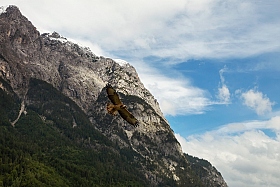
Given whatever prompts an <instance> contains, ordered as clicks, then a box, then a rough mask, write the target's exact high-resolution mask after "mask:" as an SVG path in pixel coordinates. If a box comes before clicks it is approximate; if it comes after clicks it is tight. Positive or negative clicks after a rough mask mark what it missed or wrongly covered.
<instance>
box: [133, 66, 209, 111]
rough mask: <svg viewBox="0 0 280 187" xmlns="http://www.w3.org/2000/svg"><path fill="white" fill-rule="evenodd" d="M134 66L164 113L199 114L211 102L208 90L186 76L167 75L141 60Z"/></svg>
mask: <svg viewBox="0 0 280 187" xmlns="http://www.w3.org/2000/svg"><path fill="white" fill-rule="evenodd" d="M136 67H137V70H138V71H139V76H140V78H141V81H142V82H143V83H144V85H145V87H146V88H148V89H149V90H150V91H151V92H152V94H153V95H154V96H155V97H156V99H157V100H158V101H159V104H160V108H161V110H162V112H163V113H164V114H165V115H180V114H184V115H187V114H200V113H203V112H204V111H205V110H207V107H208V106H209V105H210V104H211V101H210V100H209V98H208V92H207V91H206V90H203V89H201V88H198V87H196V86H194V85H192V83H191V82H190V81H189V80H188V79H187V78H184V79H182V78H179V77H168V76H166V75H164V74H162V73H161V72H160V71H159V70H158V69H155V68H152V67H150V66H148V65H147V64H144V63H142V62H141V63H140V64H139V66H138V65H136Z"/></svg>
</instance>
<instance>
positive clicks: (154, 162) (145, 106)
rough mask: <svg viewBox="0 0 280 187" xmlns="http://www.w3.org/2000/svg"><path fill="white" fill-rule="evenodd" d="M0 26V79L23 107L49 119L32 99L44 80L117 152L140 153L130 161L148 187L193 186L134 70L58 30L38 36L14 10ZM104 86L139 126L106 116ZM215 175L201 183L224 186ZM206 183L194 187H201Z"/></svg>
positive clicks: (5, 13) (164, 122)
mask: <svg viewBox="0 0 280 187" xmlns="http://www.w3.org/2000/svg"><path fill="white" fill-rule="evenodd" d="M0 25H1V32H0V78H1V80H2V79H3V80H4V81H5V82H7V83H9V85H10V87H11V88H12V89H13V91H14V92H15V93H16V94H17V95H18V97H19V98H20V99H21V100H22V103H23V105H24V107H25V108H34V107H35V108H36V107H37V108H36V110H38V111H40V112H41V113H40V116H42V117H43V118H44V119H47V118H48V117H47V116H48V115H49V114H50V113H51V112H52V111H45V110H44V108H43V107H42V108H38V107H41V105H38V104H37V103H38V101H37V100H36V99H38V98H35V97H33V96H31V95H30V92H31V91H30V89H31V88H30V86H31V85H30V80H40V81H44V82H46V84H49V85H51V86H52V87H53V88H54V89H55V90H57V92H59V93H62V94H63V95H64V96H66V97H67V98H69V99H71V101H74V102H75V104H77V106H79V107H80V109H81V110H82V111H83V112H84V114H85V115H86V116H87V118H88V119H89V120H90V122H91V125H92V126H93V127H94V128H96V129H97V130H98V131H99V132H101V133H102V134H103V135H105V136H106V137H107V138H109V140H110V141H112V142H114V143H115V144H116V145H117V146H118V147H120V148H121V149H131V150H133V151H134V153H135V154H136V155H138V156H135V157H134V162H139V163H138V165H140V167H141V168H142V169H141V172H142V173H144V175H145V176H146V178H147V180H148V181H150V184H151V186H157V185H159V184H161V183H164V180H167V179H168V181H169V180H170V181H173V182H172V184H174V185H178V186H184V185H186V184H191V181H192V180H193V178H192V177H193V176H194V174H193V172H192V171H191V170H190V168H191V165H190V163H189V161H188V159H187V157H186V156H185V155H184V154H183V153H182V150H181V146H180V144H179V143H178V141H177V140H176V138H175V136H174V133H173V131H172V129H171V128H170V126H169V124H168V122H167V120H166V119H165V118H164V116H163V114H162V112H161V110H160V107H159V104H158V102H157V101H156V99H155V98H154V96H153V95H152V94H151V93H150V92H149V91H148V90H147V89H146V88H145V87H144V85H143V83H142V82H141V80H140V79H139V76H138V74H137V72H136V70H135V68H134V67H133V66H131V65H130V64H129V63H126V62H123V61H120V60H113V59H111V58H107V57H102V56H100V57H99V56H96V55H95V54H94V53H92V52H91V51H90V49H89V48H86V47H80V46H79V45H77V44H75V43H73V42H70V41H68V40H67V38H65V37H62V36H61V35H60V34H58V33H57V32H53V33H44V34H40V33H39V32H38V31H37V30H36V28H35V27H34V26H33V25H32V23H31V22H30V21H28V20H27V18H25V17H24V16H23V15H22V14H21V13H20V11H19V9H18V8H17V7H15V6H9V7H8V8H6V9H5V10H4V9H3V11H2V14H1V15H0ZM107 83H110V84H111V85H112V86H113V87H114V88H115V89H116V90H117V92H118V94H119V95H120V97H121V99H122V101H123V102H124V104H125V105H127V107H128V109H129V110H130V111H131V112H132V113H133V115H134V116H135V117H136V118H137V119H138V120H139V121H140V125H139V127H137V128H133V127H131V126H129V125H128V124H127V123H126V122H125V121H124V120H123V119H121V118H120V116H118V115H117V116H110V115H109V114H108V113H107V112H106V109H105V108H106V107H105V106H106V103H107V102H108V98H107V96H106V91H105V88H104V87H105V85H106V84H107ZM32 85H33V83H32ZM47 87H48V86H47ZM0 88H1V87H0ZM28 93H29V94H28ZM42 106H43V105H42ZM70 120H71V121H72V122H71V124H73V128H74V127H76V126H78V124H79V123H77V121H76V120H75V117H71V119H70ZM15 126H16V124H15ZM140 160H141V162H140ZM143 161H145V162H143ZM151 166H153V169H151V168H150V167H151ZM154 166H156V168H155V169H154ZM213 172H215V170H211V175H212V174H213ZM215 176H216V175H215ZM217 176H218V177H220V179H221V180H215V181H212V182H211V178H209V179H207V180H205V181H206V182H207V184H211V185H208V186H226V183H225V182H224V180H223V179H222V177H221V175H220V174H219V175H218V174H217ZM209 180H210V182H209ZM205 181H203V180H201V182H200V183H196V184H194V186H195V185H197V186H199V185H198V184H201V185H202V186H203V184H206V182H205ZM217 181H218V182H217ZM166 184H167V183H166ZM167 186H168V185H167ZM171 186H172V185H171Z"/></svg>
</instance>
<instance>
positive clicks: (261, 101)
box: [241, 89, 274, 115]
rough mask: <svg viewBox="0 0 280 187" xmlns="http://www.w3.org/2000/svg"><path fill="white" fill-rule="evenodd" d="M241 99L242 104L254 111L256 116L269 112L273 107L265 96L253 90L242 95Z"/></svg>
mask: <svg viewBox="0 0 280 187" xmlns="http://www.w3.org/2000/svg"><path fill="white" fill-rule="evenodd" d="M241 98H242V99H243V104H244V105H246V106H247V107H249V108H251V109H252V110H254V111H255V112H256V113H257V114H258V115H263V114H265V113H266V112H271V110H272V106H273V105H274V103H273V102H271V101H270V100H269V98H268V97H267V96H266V95H263V93H262V92H259V91H256V90H253V89H250V90H249V91H247V92H244V93H242V94H241Z"/></svg>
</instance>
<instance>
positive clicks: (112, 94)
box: [106, 84, 139, 127]
mask: <svg viewBox="0 0 280 187" xmlns="http://www.w3.org/2000/svg"><path fill="white" fill-rule="evenodd" d="M106 91H107V94H108V98H109V99H110V101H111V102H112V103H108V104H107V111H108V113H109V114H111V115H117V112H119V114H120V115H121V117H122V118H123V119H124V120H126V121H127V122H128V123H129V124H131V125H133V126H135V127H137V126H138V123H139V122H138V120H137V119H136V118H135V117H134V116H133V115H132V114H131V113H130V112H129V111H128V110H127V109H126V108H127V107H126V106H125V105H124V104H123V103H122V102H121V100H120V98H119V95H118V94H117V92H116V91H115V90H114V88H113V87H112V86H111V85H110V84H107V85H106Z"/></svg>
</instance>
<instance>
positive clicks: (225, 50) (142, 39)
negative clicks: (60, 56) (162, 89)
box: [2, 0, 280, 59]
mask: <svg viewBox="0 0 280 187" xmlns="http://www.w3.org/2000/svg"><path fill="white" fill-rule="evenodd" d="M2 3H3V4H4V5H5V4H11V3H13V4H16V5H18V6H20V8H21V10H22V12H23V14H24V15H26V16H27V17H28V18H29V19H30V20H31V21H32V22H33V23H34V24H35V25H36V26H37V27H38V29H39V30H40V31H54V30H55V31H57V32H59V33H60V34H62V35H64V36H65V37H67V38H74V39H80V40H81V39H86V40H87V41H88V42H91V43H93V44H98V46H99V47H100V48H101V49H102V51H104V52H106V53H111V55H113V56H116V55H118V54H119V55H120V56H119V57H121V56H122V57H123V56H131V55H133V56H134V57H137V58H141V57H145V56H157V57H160V58H166V57H174V56H176V57H177V58H178V59H191V58H229V57H244V56H250V55H256V54H260V53H264V52H268V51H277V50H279V48H280V46H279V42H278V41H277V40H276V39H275V38H279V37H280V18H279V17H280V16H279V14H280V13H279V11H278V9H277V8H276V7H279V6H280V5H279V4H280V3H279V1H278V0H271V1H269V2H264V1H257V2H256V1H253V0H245V1H242V2H240V1H238V0H230V1H221V0H210V1H206V0H199V1H197V0H178V1H176V3H174V2H170V1H169V0H162V1H158V0H156V1H149V0H144V1H141V2H140V1H139V2H138V1H129V0H120V1H118V2H111V1H110V2H107V1H102V0H93V1H87V0H82V1H79V3H77V1H73V0H69V1H59V2H57V1H54V0H48V1H45V0H43V1H40V2H38V1H34V0H27V1H24V2H23V1H20V0H3V1H2ZM54 5H55V6H54ZM159 5H160V6H159ZM278 5H279V6H278ZM50 11H51V14H50ZM271 16H272V17H271ZM264 20H265V21H264ZM81 37H86V38H81ZM93 52H94V51H93Z"/></svg>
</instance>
